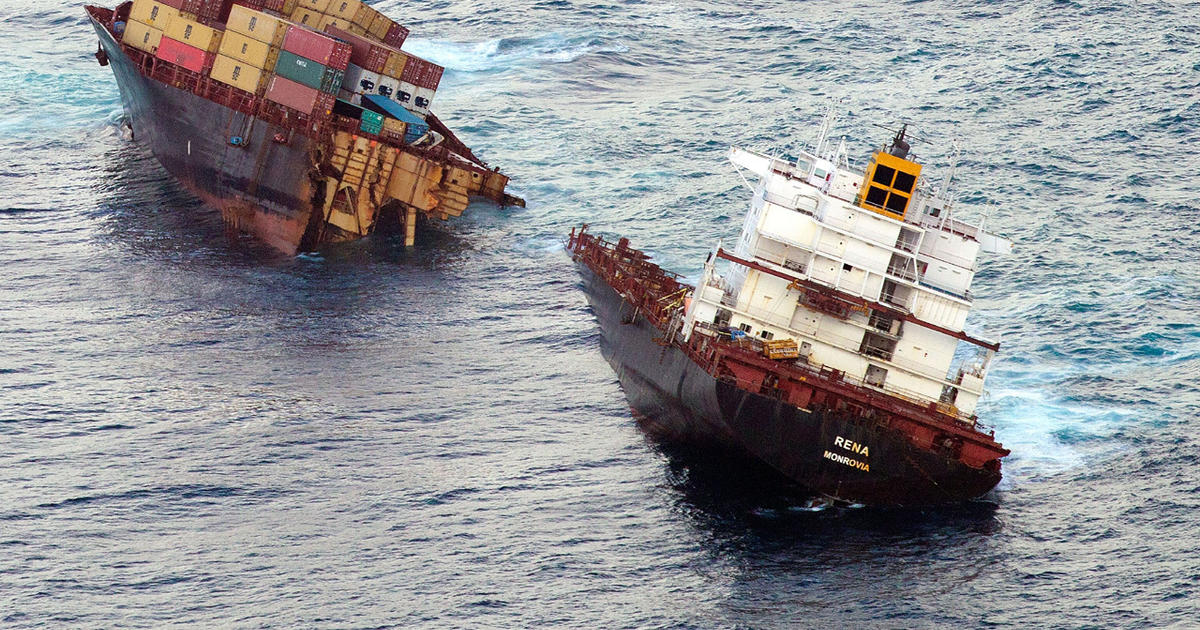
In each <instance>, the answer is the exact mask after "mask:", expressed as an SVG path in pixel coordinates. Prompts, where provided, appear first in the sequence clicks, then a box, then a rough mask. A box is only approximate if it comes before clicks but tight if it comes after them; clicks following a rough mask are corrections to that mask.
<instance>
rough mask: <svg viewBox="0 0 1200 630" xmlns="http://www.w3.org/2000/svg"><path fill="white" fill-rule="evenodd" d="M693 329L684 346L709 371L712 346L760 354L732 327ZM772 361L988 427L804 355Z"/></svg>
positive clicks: (784, 369) (699, 325) (796, 373)
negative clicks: (738, 336) (786, 359)
mask: <svg viewBox="0 0 1200 630" xmlns="http://www.w3.org/2000/svg"><path fill="white" fill-rule="evenodd" d="M693 330H695V331H699V332H701V334H700V335H692V336H691V337H690V339H689V342H688V344H687V345H686V346H685V347H684V350H685V352H686V353H687V354H688V355H689V356H691V357H692V359H693V360H695V361H696V362H697V363H698V364H699V365H701V366H702V367H704V368H705V370H706V371H707V372H709V373H710V374H715V373H716V372H717V370H716V365H715V364H714V363H713V361H715V359H716V353H714V352H711V350H712V349H714V348H715V349H720V350H722V351H723V352H725V353H726V354H728V353H729V352H730V351H735V350H737V351H745V352H749V353H751V354H753V355H754V356H755V358H756V359H757V358H758V357H760V356H761V355H762V347H763V346H762V342H761V341H759V340H758V339H755V338H753V337H742V338H740V339H737V340H734V339H733V338H732V337H733V336H734V335H736V334H737V333H736V332H734V331H735V330H736V329H732V330H731V329H729V328H728V327H720V326H717V325H715V324H711V323H708V322H696V323H695V324H694V328H693ZM706 339H707V340H706ZM773 363H774V369H776V370H778V371H779V372H780V373H786V374H790V375H791V376H793V377H794V378H797V379H806V378H810V377H812V376H813V375H819V376H820V377H821V378H824V379H826V380H833V381H835V382H840V383H845V384H847V385H849V386H852V387H854V388H856V389H858V390H859V391H860V393H861V394H862V395H865V396H870V395H871V392H879V393H882V394H884V395H887V396H891V397H893V398H897V399H900V400H903V401H905V402H907V403H909V404H911V405H913V406H915V407H919V408H920V409H921V410H923V411H937V412H938V413H939V414H941V415H942V416H946V417H947V419H948V420H952V421H954V422H956V423H958V424H960V425H963V426H965V427H969V428H973V429H975V430H976V431H979V432H981V433H986V432H987V430H990V427H988V426H986V425H984V424H982V423H980V422H978V420H977V419H976V418H975V416H970V415H966V414H963V413H961V412H955V413H952V414H951V413H946V410H945V409H944V408H939V407H938V406H937V403H938V401H937V400H935V399H933V398H931V397H929V396H926V395H923V394H921V393H919V392H914V391H911V390H907V389H904V388H900V387H894V386H885V387H880V386H877V385H873V384H871V383H868V382H866V381H865V380H864V379H861V378H857V377H854V376H850V375H848V374H846V373H845V372H843V371H841V370H837V369H834V368H831V367H829V366H826V365H821V364H819V363H813V362H811V360H810V359H809V358H808V357H805V356H801V357H800V358H798V359H793V360H791V361H776V362H773ZM739 385H746V383H739Z"/></svg>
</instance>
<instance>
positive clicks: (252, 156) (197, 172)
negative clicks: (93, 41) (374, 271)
mask: <svg viewBox="0 0 1200 630" xmlns="http://www.w3.org/2000/svg"><path fill="white" fill-rule="evenodd" d="M91 22H92V26H93V27H94V28H95V30H96V35H97V36H98V37H99V38H100V45H101V47H102V48H103V49H104V51H105V53H106V54H107V57H108V61H109V62H110V64H111V66H112V69H113V74H114V75H115V76H116V79H117V86H118V88H119V89H120V93H121V103H122V106H123V107H124V110H125V114H126V116H127V119H128V122H129V125H130V126H131V128H132V130H133V137H134V140H135V141H137V142H141V143H144V144H145V145H146V146H148V147H149V149H150V151H151V152H152V153H153V154H154V156H155V158H157V159H158V161H159V163H161V164H162V166H163V168H164V169H166V171H167V172H168V173H170V174H171V176H173V177H174V178H175V179H177V180H178V181H179V182H180V184H182V185H183V186H184V187H185V188H186V189H187V190H189V191H190V192H192V193H193V194H194V195H196V196H197V197H199V198H200V199H201V200H202V201H204V202H205V203H206V204H207V205H209V206H211V207H213V208H216V209H218V210H220V211H221V214H222V216H223V217H224V218H225V221H226V222H227V223H228V224H229V225H230V226H231V227H235V228H237V229H238V230H240V231H243V232H246V233H249V234H251V235H253V236H255V237H256V238H258V239H259V240H261V241H263V242H265V243H267V244H268V245H270V246H272V247H274V248H275V249H278V250H279V251H281V252H283V253H285V254H288V255H292V254H295V253H296V252H297V250H298V249H299V248H300V247H301V244H302V241H303V239H304V237H305V233H306V231H307V230H308V228H309V224H310V220H311V219H312V214H313V201H314V192H317V191H316V186H315V185H314V181H313V180H312V179H311V178H310V172H312V171H313V162H312V160H311V159H310V155H309V154H310V148H311V147H310V144H311V140H310V139H309V138H307V137H305V136H303V135H301V134H290V133H288V131H287V130H285V129H282V128H280V127H277V126H274V125H271V124H269V123H266V122H264V121H261V120H257V119H255V118H253V117H251V116H248V115H246V114H243V113H241V112H238V111H235V110H232V109H230V108H228V107H224V106H222V105H220V104H218V103H215V102H213V101H209V100H206V99H204V98H201V97H199V96H196V95H195V94H192V93H190V92H187V91H184V90H180V89H177V88H175V87H172V86H170V85H167V84H164V83H160V82H158V81H155V80H153V79H150V78H148V77H146V76H144V75H142V74H141V73H140V72H138V69H137V68H136V67H135V66H134V64H133V62H132V61H131V60H130V59H129V57H127V56H126V55H125V53H124V52H123V51H122V49H121V46H120V45H119V44H118V43H117V42H116V41H115V40H114V39H113V36H112V34H111V33H109V31H108V29H107V28H105V27H104V26H103V25H102V24H100V23H99V22H97V21H96V20H95V19H92V20H91ZM277 134H282V136H283V137H282V138H281V139H284V140H286V142H277V141H276V139H275V138H276V135H277ZM234 137H237V138H241V139H242V141H241V142H239V143H238V144H237V145H234V144H232V143H231V142H230V140H231V139H232V138H234ZM318 201H319V199H318Z"/></svg>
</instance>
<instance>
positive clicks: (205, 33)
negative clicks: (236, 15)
mask: <svg viewBox="0 0 1200 630" xmlns="http://www.w3.org/2000/svg"><path fill="white" fill-rule="evenodd" d="M163 35H165V36H166V37H170V38H171V39H173V40H175V41H177V42H183V43H185V44H187V45H189V46H192V47H195V48H199V49H200V50H203V51H207V52H214V53H215V52H217V50H219V49H220V47H221V31H218V30H214V29H212V28H210V27H208V26H205V25H203V24H201V23H199V22H193V21H191V20H186V19H184V18H183V16H182V15H180V17H179V18H174V19H172V20H171V22H170V23H169V24H167V28H166V29H164V30H163Z"/></svg>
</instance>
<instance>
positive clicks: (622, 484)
mask: <svg viewBox="0 0 1200 630" xmlns="http://www.w3.org/2000/svg"><path fill="white" fill-rule="evenodd" d="M376 6H377V7H379V8H381V9H384V10H386V11H387V12H388V13H389V14H391V15H392V16H394V17H398V18H401V19H402V20H403V21H404V22H406V23H408V24H409V25H410V26H412V27H413V31H414V37H413V39H412V40H410V41H411V44H410V45H409V47H410V48H411V49H412V50H413V51H414V52H417V53H419V54H424V55H427V56H429V57H431V58H433V59H434V60H436V61H438V62H441V63H444V64H446V65H447V66H448V68H449V69H450V71H449V73H448V75H447V78H446V79H445V81H444V82H443V88H442V89H441V90H440V91H439V95H438V99H437V102H436V103H435V106H436V109H437V110H438V111H439V113H440V114H441V115H442V117H443V118H444V119H446V120H447V121H448V122H449V123H450V124H451V125H452V126H453V127H454V128H456V129H458V130H460V131H461V134H462V135H463V136H464V137H465V138H466V139H467V140H468V142H469V143H470V144H471V145H472V146H474V147H477V148H478V152H479V153H480V154H481V155H483V156H484V157H485V158H486V159H489V160H490V161H492V162H494V163H496V164H501V165H503V166H504V167H505V169H506V170H507V171H508V172H510V173H511V174H512V175H513V178H514V188H515V192H517V193H518V194H521V195H522V196H524V197H526V198H527V199H528V200H529V207H528V208H527V209H508V210H500V209H497V208H495V207H493V206H489V205H487V204H476V205H474V206H472V208H471V209H470V211H469V213H468V215H467V216H465V217H464V218H463V219H460V220H456V221H454V222H452V223H451V224H450V225H449V227H448V228H447V229H446V230H444V231H442V232H440V233H438V234H434V235H430V236H429V237H428V238H427V239H426V241H425V243H424V244H422V245H421V246H419V247H417V248H416V249H414V250H412V251H404V250H403V248H402V247H399V246H397V244H396V243H394V242H390V241H388V240H387V239H372V240H367V241H363V242H359V243H355V244H350V245H345V246H339V247H331V248H328V249H327V250H324V251H322V252H320V253H318V254H316V255H309V256H303V257H300V258H295V259H281V258H279V257H277V256H275V255H274V254H272V253H271V252H269V251H267V250H265V249H264V248H262V247H260V246H258V245H256V244H255V243H254V242H252V241H249V240H246V239H240V238H233V239H230V238H228V237H227V236H226V235H225V233H224V231H223V229H222V227H221V225H220V222H219V220H217V219H216V218H215V217H214V216H213V215H212V214H211V213H207V212H206V211H204V210H203V209H202V208H201V207H199V206H198V205H197V204H196V203H195V202H194V201H192V200H191V199H189V197H188V196H187V195H186V194H184V193H182V192H181V191H180V190H179V189H178V188H177V187H176V186H175V185H174V184H173V183H172V182H171V181H170V180H169V179H168V178H167V177H166V176H165V175H164V174H163V172H162V171H161V170H160V168H159V167H158V166H157V164H156V162H155V161H154V160H153V158H151V157H149V156H148V155H147V154H146V152H145V150H144V149H143V148H142V147H140V146H138V145H136V144H132V143H130V142H128V141H127V140H126V139H125V138H123V136H122V134H121V133H120V131H119V124H120V118H121V108H120V102H119V99H118V95H117V91H116V86H115V83H114V81H113V79H112V75H111V72H110V71H109V70H108V69H106V68H100V67H98V66H97V65H96V64H95V61H94V60H93V59H92V58H91V56H90V55H91V53H92V51H93V50H94V49H95V43H94V36H93V34H92V33H91V31H90V28H89V27H88V26H87V25H86V24H85V22H84V20H83V11H82V8H81V7H80V6H77V5H72V4H67V3H43V2H34V1H33V0H6V2H4V4H3V6H0V41H4V42H5V46H4V48H3V55H0V111H3V112H4V115H3V117H2V118H0V269H3V281H0V626H5V627H15V628H30V627H36V628H59V627H104V628H111V627H154V628H158V627H164V626H170V625H190V626H200V627H286V628H292V627H335V628H375V627H397V628H409V627H424V628H447V627H465V628H483V627H488V628H493V627H495V628H524V627H536V626H551V627H580V628H582V627H599V628H626V627H627V628H685V627H690V628H734V627H736V628H793V627H796V628H799V627H853V628H857V627H883V628H900V627H981V626H1000V627H1072V628H1075V627H1094V628H1109V627H1161V626H1166V625H1171V624H1176V625H1177V626H1178V627H1190V626H1191V625H1192V624H1196V623H1198V622H1200V605H1198V604H1197V598H1198V597H1200V509H1197V508H1198V507H1200V462H1198V461H1197V459H1198V453H1200V443H1198V440H1197V438H1196V427H1197V422H1198V421H1200V420H1198V418H1197V416H1198V414H1200V392H1198V383H1200V325H1198V317H1200V298H1198V295H1200V272H1198V267H1200V266H1198V264H1197V263H1198V262H1200V260H1198V258H1200V256H1198V255H1197V243H1198V242H1200V227H1198V225H1200V202H1198V201H1197V200H1198V198H1200V177H1198V176H1197V172H1198V170H1197V168H1198V165H1200V160H1197V158H1196V155H1197V154H1198V153H1200V52H1198V51H1200V21H1198V20H1197V19H1196V15H1197V14H1198V10H1200V3H1197V2H1194V1H1193V2H1187V3H1184V2H1180V3H1166V2H1150V3H1132V2H1124V3H1122V2H1068V1H1050V0H1034V1H1033V2H944V1H927V2H915V1H914V2H902V3H882V2H879V3H864V2H855V3H843V2H828V1H826V2H803V3H800V2H763V1H759V0H751V1H749V2H746V1H741V2H716V3H700V2H688V1H680V2H675V3H670V2H658V1H654V0H644V1H628V2H599V3H594V2H593V3H586V2H582V3H581V2H572V1H570V0H555V1H542V2H519V3H510V2H491V1H487V2H477V3H467V2H454V1H439V2H432V3H416V4H414V3H400V2H396V1H387V2H380V3H377V4H376ZM830 99H840V100H841V102H842V105H843V107H844V108H845V109H846V110H847V111H848V112H850V113H849V114H848V115H847V116H845V117H844V118H843V121H842V122H843V125H842V127H841V131H842V132H844V133H845V134H846V135H847V137H848V142H849V145H850V149H851V151H850V152H851V156H852V157H854V158H856V159H858V160H861V159H862V158H863V157H865V155H866V154H867V152H868V151H869V149H870V147H871V146H872V145H875V144H880V143H882V142H884V141H885V140H886V139H887V135H888V134H887V132H886V131H883V130H881V129H879V128H876V127H874V126H872V125H873V124H874V123H880V124H888V125H890V124H894V123H896V122H898V121H907V122H910V123H912V125H913V126H914V129H915V130H916V132H917V134H918V135H920V136H922V137H924V138H927V139H928V140H930V142H929V143H928V144H921V145H917V146H916V147H915V148H916V149H917V150H918V152H919V153H921V154H922V155H923V156H924V158H925V159H926V163H927V164H928V165H929V168H930V169H932V171H933V172H934V173H944V170H943V169H944V167H945V164H946V162H947V159H948V155H949V153H950V143H951V140H953V139H955V138H957V139H958V140H959V142H960V143H961V144H962V146H963V148H964V151H965V152H964V159H963V160H962V162H961V168H960V170H959V175H958V182H959V191H960V193H961V195H962V197H963V199H964V201H965V202H967V203H968V204H969V205H972V206H973V207H974V210H964V212H965V213H966V214H967V215H968V216H971V217H974V218H979V217H981V216H982V213H983V209H984V208H986V204H987V203H988V202H995V203H996V204H997V205H996V206H995V208H994V209H993V210H992V211H991V212H990V216H989V219H988V225H989V226H990V227H991V228H992V229H994V230H995V231H998V232H1000V233H1004V234H1007V235H1008V236H1010V237H1012V238H1014V239H1015V240H1016V241H1017V243H1018V244H1017V248H1016V252H1015V254H1014V255H1012V256H1010V257H1005V258H991V259H989V260H988V261H987V262H986V263H984V266H983V269H982V271H981V273H980V274H979V276H978V280H977V282H976V285H975V293H976V294H977V296H978V302H977V309H976V311H975V312H974V313H973V314H972V316H971V320H970V322H969V325H970V326H971V327H972V329H973V330H979V331H986V332H988V333H991V334H995V335H999V336H1000V337H1001V339H1002V342H1003V349H1002V352H1003V354H1002V356H1001V358H999V359H998V363H997V364H996V366H995V369H994V370H993V373H992V376H991V379H990V381H989V390H990V394H989V396H988V398H987V399H986V401H985V403H984V404H983V405H982V407H981V408H980V415H981V417H982V419H983V420H984V421H985V422H987V423H989V424H993V425H995V427H996V429H997V434H998V437H999V438H1000V439H1001V440H1002V441H1003V442H1004V443H1005V444H1006V445H1007V446H1009V447H1010V448H1012V450H1013V454H1012V455H1011V456H1010V457H1009V458H1007V460H1006V461H1005V471H1006V479H1005V481H1004V482H1003V483H1002V485H1001V487H1000V489H999V491H998V492H997V494H996V496H995V505H993V506H990V507H989V506H987V505H971V506H966V507H963V508H961V509H954V510H945V511H937V512H926V513H904V514H899V515H897V514H891V513H878V512H871V511H866V510H858V511H835V510H827V511H824V512H807V511H804V510H802V509H800V508H801V506H802V502H800V501H798V500H797V499H796V498H795V497H793V496H791V495H789V494H788V493H786V492H782V491H780V490H778V489H776V488H773V487H771V486H770V485H769V484H766V483H759V482H758V481H756V480H754V479H753V478H751V479H735V478H733V477H732V476H731V475H730V474H728V473H727V471H726V470H725V469H724V468H723V467H722V465H720V464H716V465H712V464H711V462H705V461H703V460H701V459H699V458H697V457H695V456H694V455H693V454H689V453H679V452H677V451H674V450H672V449H668V448H664V447H662V446H661V445H658V444H655V443H653V442H652V441H649V440H647V439H646V438H645V437H644V436H643V435H642V434H641V433H640V431H639V430H638V428H637V426H636V424H635V422H634V420H633V419H632V418H631V416H630V413H629V410H628V408H627V406H626V405H625V401H624V397H623V395H622V393H621V390H620V388H619V387H618V385H617V382H616V379H615V378H614V375H613V373H612V371H611V370H610V369H609V367H608V365H607V364H606V363H605V362H604V361H603V360H602V359H601V357H600V355H599V353H598V349H597V331H596V326H595V321H594V318H593V317H592V315H591V314H590V312H589V311H588V309H587V307H586V306H585V302H584V298H583V295H582V294H581V293H580V292H579V290H578V288H577V285H576V276H575V273H574V271H573V269H572V267H571V265H570V264H569V261H568V260H567V258H566V256H565V255H564V254H563V252H562V246H561V238H562V236H563V235H564V233H565V232H566V231H567V230H568V229H569V228H570V227H571V226H573V225H576V224H579V223H581V222H585V221H586V222H590V223H591V224H592V225H594V226H595V229H597V230H599V231H601V232H605V233H608V234H612V235H618V234H620V235H627V236H630V237H631V238H632V239H633V240H634V243H635V245H640V246H644V247H646V248H648V249H649V250H651V251H653V252H654V253H655V255H656V256H657V257H658V259H659V260H660V261H662V262H663V263H664V264H665V265H666V266H668V267H671V268H674V269H677V270H680V271H682V272H684V273H687V274H689V275H691V276H692V277H695V275H696V274H697V272H698V271H699V269H700V265H701V262H702V260H703V256H704V253H705V252H706V251H707V249H708V248H709V247H711V245H712V244H713V243H714V242H715V240H716V239H718V238H726V239H730V238H732V237H733V236H735V235H736V233H737V230H738V228H739V226H740V217H741V215H742V214H743V213H744V211H745V209H746V207H747V202H748V199H747V193H746V192H745V190H744V189H743V188H742V186H741V183H740V181H739V180H738V178H737V176H736V175H735V174H734V172H733V170H732V168H731V167H730V166H728V164H727V163H726V162H725V161H724V152H725V151H726V149H727V147H728V146H729V145H733V144H736V145H741V146H749V147H754V148H760V149H772V150H777V151H781V152H786V151H789V150H791V149H794V148H795V147H797V146H799V145H803V144H806V143H808V142H809V141H810V140H811V138H812V137H813V135H814V132H815V126H816V123H817V121H818V119H819V116H820V112H821V110H822V109H823V107H824V106H825V104H826V103H828V102H829V101H830ZM706 464H707V465H706Z"/></svg>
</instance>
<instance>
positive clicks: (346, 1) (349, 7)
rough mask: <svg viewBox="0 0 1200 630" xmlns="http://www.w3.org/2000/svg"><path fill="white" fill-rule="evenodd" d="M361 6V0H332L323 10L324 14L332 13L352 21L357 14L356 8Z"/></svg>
mask: <svg viewBox="0 0 1200 630" xmlns="http://www.w3.org/2000/svg"><path fill="white" fill-rule="evenodd" d="M362 7H363V3H362V0H333V2H330V3H329V8H328V9H326V10H325V15H334V16H337V17H339V18H341V19H343V20H346V21H347V22H353V21H354V16H356V15H358V10H359V9H361V8H362Z"/></svg>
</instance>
